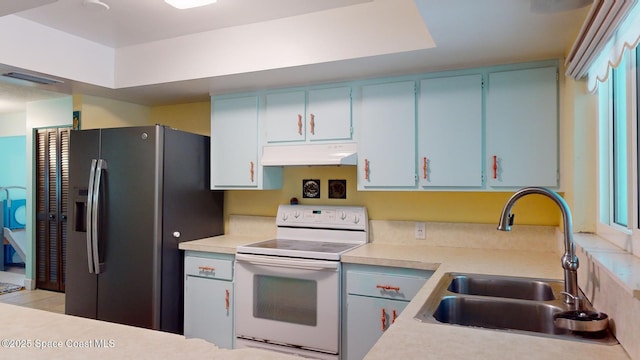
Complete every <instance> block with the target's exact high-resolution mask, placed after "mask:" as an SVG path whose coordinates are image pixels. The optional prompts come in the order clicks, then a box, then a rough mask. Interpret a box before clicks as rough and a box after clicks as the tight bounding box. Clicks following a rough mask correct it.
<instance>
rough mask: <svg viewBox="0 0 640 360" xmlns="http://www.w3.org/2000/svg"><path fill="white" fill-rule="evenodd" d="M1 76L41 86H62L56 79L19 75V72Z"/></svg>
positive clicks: (60, 81)
mask: <svg viewBox="0 0 640 360" xmlns="http://www.w3.org/2000/svg"><path fill="white" fill-rule="evenodd" d="M2 76H6V77H10V78H14V79H19V80H25V81H30V82H33V83H37V84H43V85H51V84H62V83H63V81H62V80H56V79H51V78H46V77H43V76H38V75H32V74H26V73H21V72H17V71H10V72H7V73H4V74H2Z"/></svg>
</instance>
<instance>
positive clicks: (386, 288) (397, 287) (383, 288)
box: [376, 285, 400, 291]
mask: <svg viewBox="0 0 640 360" xmlns="http://www.w3.org/2000/svg"><path fill="white" fill-rule="evenodd" d="M376 288H377V289H382V290H393V291H400V287H399V286H391V285H376Z"/></svg>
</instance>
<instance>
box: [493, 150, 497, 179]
mask: <svg viewBox="0 0 640 360" xmlns="http://www.w3.org/2000/svg"><path fill="white" fill-rule="evenodd" d="M493 178H494V179H497V178H498V157H497V156H495V155H493Z"/></svg>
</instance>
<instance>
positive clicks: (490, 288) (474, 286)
mask: <svg viewBox="0 0 640 360" xmlns="http://www.w3.org/2000/svg"><path fill="white" fill-rule="evenodd" d="M554 288H555V290H556V291H557V292H559V291H562V288H563V285H562V281H542V280H536V279H529V278H521V277H504V276H494V275H480V274H477V275H475V274H474V275H471V274H452V275H451V282H450V284H449V287H448V288H447V290H448V291H451V292H453V293H457V294H467V295H480V296H492V297H500V298H511V299H522V300H541V301H547V300H554V299H555V296H554V295H553V291H554Z"/></svg>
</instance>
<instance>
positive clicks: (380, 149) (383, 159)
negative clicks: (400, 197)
mask: <svg viewBox="0 0 640 360" xmlns="http://www.w3.org/2000/svg"><path fill="white" fill-rule="evenodd" d="M361 106H362V107H361V114H360V116H361V119H360V121H359V123H358V133H359V134H360V135H359V138H360V140H359V143H358V189H360V190H366V189H373V188H409V187H415V185H416V171H415V143H416V142H415V139H416V137H415V124H416V117H415V116H416V114H415V83H414V82H413V81H405V82H397V83H389V84H380V85H368V86H363V87H362V104H361Z"/></svg>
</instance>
